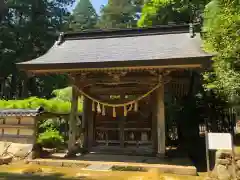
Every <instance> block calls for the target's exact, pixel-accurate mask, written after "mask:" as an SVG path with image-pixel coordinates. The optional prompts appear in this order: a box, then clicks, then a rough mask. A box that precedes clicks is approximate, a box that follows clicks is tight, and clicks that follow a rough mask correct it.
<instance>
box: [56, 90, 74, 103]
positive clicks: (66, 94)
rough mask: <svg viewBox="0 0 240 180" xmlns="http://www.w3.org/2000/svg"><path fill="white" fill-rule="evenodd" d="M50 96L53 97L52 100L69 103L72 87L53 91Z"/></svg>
mask: <svg viewBox="0 0 240 180" xmlns="http://www.w3.org/2000/svg"><path fill="white" fill-rule="evenodd" d="M52 94H53V95H54V96H55V98H54V99H59V100H63V101H71V99H72V87H66V88H63V89H55V90H53V92H52Z"/></svg>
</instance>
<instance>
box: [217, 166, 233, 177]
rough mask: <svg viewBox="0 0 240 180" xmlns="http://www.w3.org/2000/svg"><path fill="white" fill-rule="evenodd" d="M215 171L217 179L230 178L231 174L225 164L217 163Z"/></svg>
mask: <svg viewBox="0 0 240 180" xmlns="http://www.w3.org/2000/svg"><path fill="white" fill-rule="evenodd" d="M216 171H217V175H218V179H219V180H230V179H231V174H230V173H229V171H228V169H227V167H226V166H224V165H221V164H218V165H217V166H216Z"/></svg>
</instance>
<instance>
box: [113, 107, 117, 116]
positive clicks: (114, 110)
mask: <svg viewBox="0 0 240 180" xmlns="http://www.w3.org/2000/svg"><path fill="white" fill-rule="evenodd" d="M116 116H117V115H116V108H115V107H113V117H116Z"/></svg>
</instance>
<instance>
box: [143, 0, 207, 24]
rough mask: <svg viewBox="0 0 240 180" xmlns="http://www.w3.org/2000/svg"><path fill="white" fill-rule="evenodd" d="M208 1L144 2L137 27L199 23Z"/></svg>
mask: <svg viewBox="0 0 240 180" xmlns="http://www.w3.org/2000/svg"><path fill="white" fill-rule="evenodd" d="M208 1H209V0H198V1H196V0H194V1H191V2H190V1H182V0H175V1H173V0H148V1H145V3H144V6H143V9H142V15H141V18H140V19H139V21H138V27H148V26H156V25H163V24H168V23H171V22H173V23H176V24H180V23H189V22H192V21H199V16H200V13H201V11H202V10H203V9H204V5H205V4H207V2H208Z"/></svg>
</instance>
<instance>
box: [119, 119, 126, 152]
mask: <svg viewBox="0 0 240 180" xmlns="http://www.w3.org/2000/svg"><path fill="white" fill-rule="evenodd" d="M125 121H126V117H125V116H122V117H120V122H119V123H120V131H119V133H120V134H119V137H120V147H121V148H124V141H125V138H124V124H125Z"/></svg>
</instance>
